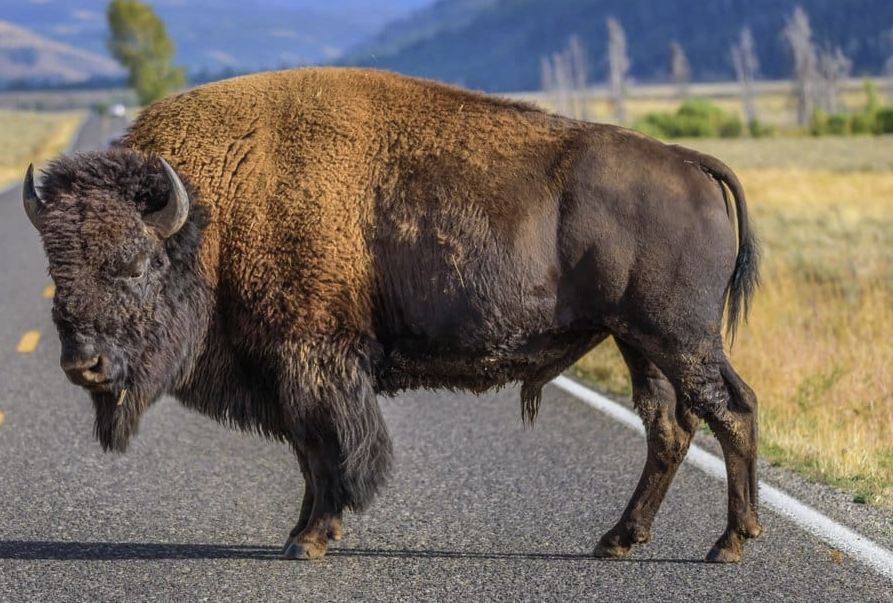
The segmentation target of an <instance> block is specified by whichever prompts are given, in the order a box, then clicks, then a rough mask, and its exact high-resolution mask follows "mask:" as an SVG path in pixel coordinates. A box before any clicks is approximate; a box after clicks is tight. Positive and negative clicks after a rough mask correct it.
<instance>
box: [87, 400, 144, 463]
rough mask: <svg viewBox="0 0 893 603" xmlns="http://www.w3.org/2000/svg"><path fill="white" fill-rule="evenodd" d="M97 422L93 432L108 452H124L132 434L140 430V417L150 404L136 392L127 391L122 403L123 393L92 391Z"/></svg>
mask: <svg viewBox="0 0 893 603" xmlns="http://www.w3.org/2000/svg"><path fill="white" fill-rule="evenodd" d="M90 397H91V398H92V399H93V408H94V409H95V410H96V423H95V424H94V425H93V433H94V434H95V435H96V439H98V440H99V443H100V444H101V445H102V449H103V450H105V451H106V452H108V451H110V450H113V451H115V452H124V451H126V450H127V445H128V444H129V443H130V436H132V435H134V434H136V433H137V431H139V424H140V417H141V416H142V414H143V411H144V410H145V409H146V407H147V406H148V404H147V403H146V402H145V401H144V399H143V398H142V396H139V395H138V394H137V393H136V392H133V391H126V392H125V394H124V398H123V400H122V403H121V404H118V402H119V400H121V393H120V392H118V393H114V392H102V393H92V394H90Z"/></svg>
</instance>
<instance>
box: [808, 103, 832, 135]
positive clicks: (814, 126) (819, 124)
mask: <svg viewBox="0 0 893 603" xmlns="http://www.w3.org/2000/svg"><path fill="white" fill-rule="evenodd" d="M809 133H810V134H812V135H813V136H824V135H825V134H827V133H828V114H827V113H825V112H824V111H822V110H821V109H816V110H815V111H813V112H812V117H810V118H809Z"/></svg>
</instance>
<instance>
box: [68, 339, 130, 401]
mask: <svg viewBox="0 0 893 603" xmlns="http://www.w3.org/2000/svg"><path fill="white" fill-rule="evenodd" d="M59 365H60V366H61V367H62V370H63V371H64V372H65V376H66V377H68V380H69V381H71V382H72V383H74V384H75V385H80V386H81V387H83V388H86V389H88V390H90V391H92V392H108V391H111V389H112V386H113V384H114V383H115V382H116V381H117V377H118V373H119V371H118V370H117V369H116V366H115V365H116V363H114V362H113V361H112V360H111V359H110V358H109V357H108V356H107V355H105V354H98V353H96V351H95V349H94V347H93V346H92V345H89V344H86V345H82V346H78V347H69V346H63V350H62V356H61V358H60V359H59Z"/></svg>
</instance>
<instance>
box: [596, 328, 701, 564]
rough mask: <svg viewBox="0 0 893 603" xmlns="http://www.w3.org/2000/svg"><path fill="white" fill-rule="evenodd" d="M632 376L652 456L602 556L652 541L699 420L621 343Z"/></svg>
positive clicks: (604, 541) (599, 548) (604, 540)
mask: <svg viewBox="0 0 893 603" xmlns="http://www.w3.org/2000/svg"><path fill="white" fill-rule="evenodd" d="M617 347H618V348H619V349H620V352H621V353H622V354H623V358H624V360H625V361H626V364H627V367H628V368H629V372H630V380H631V382H632V388H633V403H634V405H635V408H636V411H637V412H638V413H639V416H640V417H641V418H642V422H643V423H644V425H645V432H646V435H647V442H648V456H647V458H646V460H645V467H644V468H643V469H642V476H641V477H640V478H639V484H638V485H637V486H636V489H635V491H634V492H633V495H632V498H630V501H629V503H628V504H627V506H626V509H625V510H624V511H623V515H621V517H620V520H619V521H618V522H617V525H615V526H614V527H613V528H611V530H609V531H608V532H607V533H605V534H604V535H603V536H602V537H601V539H600V540H599V543H598V544H597V545H596V547H595V551H594V552H593V554H594V555H595V556H596V557H623V556H625V555H627V554H628V553H629V551H630V548H631V547H632V545H634V544H639V543H645V542H649V541H650V540H651V525H652V524H653V522H654V517H655V515H657V511H658V509H659V507H660V505H661V502H663V499H664V496H665V495H666V493H667V490H668V489H669V487H670V483H671V482H672V481H673V477H674V476H675V475H676V470H677V469H678V468H679V465H680V464H681V463H682V459H683V458H685V454H686V452H687V451H688V447H689V444H690V443H691V439H692V436H693V435H694V432H695V430H696V429H697V426H698V420H697V418H696V417H695V416H694V415H692V414H691V413H689V412H687V411H685V410H683V409H682V408H679V407H678V406H677V402H676V395H675V393H674V391H673V386H672V385H671V384H670V382H669V381H667V378H666V377H665V376H664V374H663V373H662V372H661V371H660V370H659V369H658V368H657V367H656V366H655V365H654V364H653V363H651V362H650V361H649V360H648V359H646V358H645V357H644V356H642V355H641V354H640V353H639V352H637V351H636V350H634V349H633V348H631V347H630V346H628V345H626V344H624V343H623V342H622V341H619V340H618V341H617Z"/></svg>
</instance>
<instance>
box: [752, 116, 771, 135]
mask: <svg viewBox="0 0 893 603" xmlns="http://www.w3.org/2000/svg"><path fill="white" fill-rule="evenodd" d="M747 131H748V132H750V136H751V138H764V137H767V136H773V135H774V134H775V128H774V127H773V126H767V125H765V124H764V123H763V122H761V121H760V120H758V119H753V120H751V121H750V123H748V124H747Z"/></svg>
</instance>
